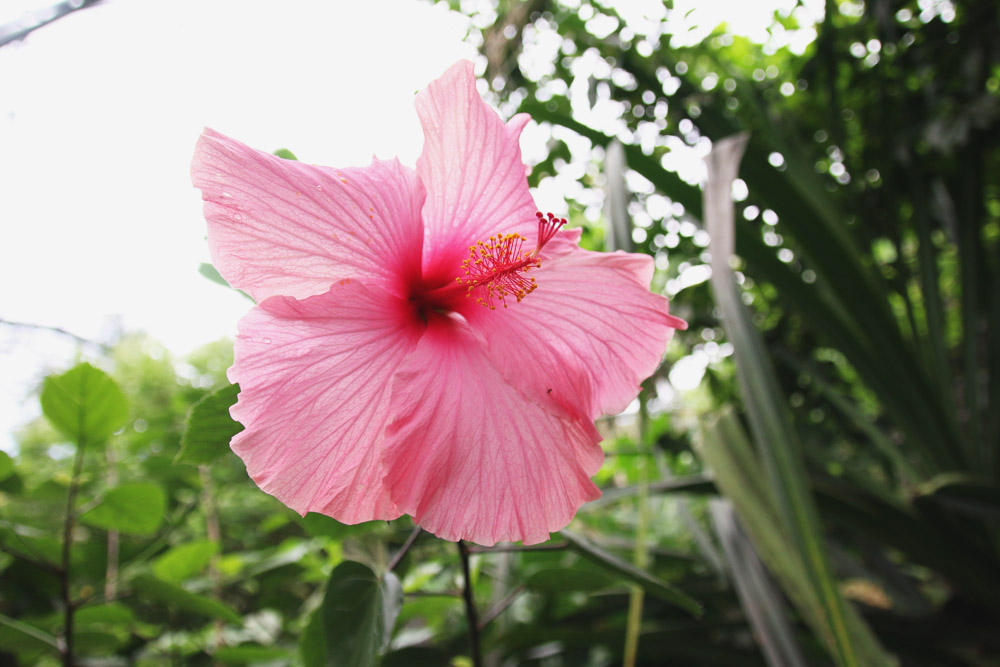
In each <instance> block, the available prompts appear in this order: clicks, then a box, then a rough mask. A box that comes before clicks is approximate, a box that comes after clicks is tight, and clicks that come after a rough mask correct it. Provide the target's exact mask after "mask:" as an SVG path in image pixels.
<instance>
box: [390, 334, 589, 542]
mask: <svg viewBox="0 0 1000 667" xmlns="http://www.w3.org/2000/svg"><path fill="white" fill-rule="evenodd" d="M546 403H547V401H546V397H545V396H544V395H543V396H542V397H540V399H539V400H538V401H532V400H529V399H528V398H527V397H526V396H525V395H524V394H522V393H521V392H520V391H518V390H517V389H516V388H514V387H512V386H511V385H510V384H508V383H507V382H505V381H504V379H503V377H501V375H500V373H499V372H498V371H497V370H496V368H494V367H493V365H492V364H491V362H490V361H489V359H488V358H487V356H486V354H485V349H484V347H483V341H482V340H481V339H478V338H476V337H475V336H474V334H473V332H472V331H471V330H470V329H469V328H468V327H467V326H466V325H464V324H459V323H457V322H454V321H452V322H437V323H436V322H433V321H432V322H431V323H430V324H429V326H428V329H427V331H426V333H425V334H424V336H423V337H422V338H421V340H420V343H419V344H418V345H417V348H416V349H415V350H414V351H413V353H412V354H411V355H410V356H409V357H408V358H407V359H406V361H405V362H404V363H403V365H402V366H401V367H400V369H399V372H398V373H397V375H396V378H395V380H394V382H393V390H392V408H391V409H392V415H393V416H392V421H391V422H390V425H389V427H388V429H387V430H386V446H385V454H384V464H385V471H386V476H385V479H384V483H385V485H386V487H387V488H388V489H389V494H390V496H391V497H392V499H393V500H394V501H396V502H397V503H398V506H399V510H400V511H402V512H405V513H407V514H410V515H412V516H413V518H414V520H416V522H417V523H419V524H420V525H421V526H423V527H424V528H425V529H427V530H429V531H430V532H432V533H434V534H435V535H437V536H439V537H442V538H444V539H447V540H459V539H464V540H471V541H473V542H476V543H478V544H483V545H492V544H495V543H496V542H498V541H518V540H521V541H524V543H525V544H535V543H538V542H543V541H545V540H546V539H548V537H549V533H550V532H551V531H556V530H559V529H561V528H563V527H565V526H566V524H568V523H569V522H570V521H571V520H572V518H573V515H574V514H575V512H576V510H577V508H579V506H580V505H581V504H582V503H584V502H585V501H587V500H592V499H594V498H596V497H598V496H599V495H600V492H599V491H598V490H597V488H596V487H595V486H594V484H593V482H591V480H590V476H591V475H593V474H594V473H596V472H597V470H598V469H599V468H600V467H601V462H602V459H603V453H602V451H601V448H600V447H599V446H598V444H597V443H598V442H599V441H600V435H599V434H598V433H597V431H596V430H595V429H594V427H593V424H592V423H591V422H590V421H587V420H585V419H579V418H576V417H573V416H571V415H570V414H567V413H566V412H564V411H562V410H559V409H558V407H557V406H555V405H548V404H546Z"/></svg>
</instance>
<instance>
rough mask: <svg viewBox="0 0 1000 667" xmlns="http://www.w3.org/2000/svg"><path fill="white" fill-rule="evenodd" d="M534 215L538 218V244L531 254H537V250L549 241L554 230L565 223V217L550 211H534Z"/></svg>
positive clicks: (557, 229) (554, 233) (554, 232)
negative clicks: (559, 216)
mask: <svg viewBox="0 0 1000 667" xmlns="http://www.w3.org/2000/svg"><path fill="white" fill-rule="evenodd" d="M535 217H537V218H538V245H537V246H535V250H534V253H533V254H536V255H537V254H538V251H540V250H541V249H542V248H543V247H544V246H545V244H546V243H548V242H549V241H551V240H552V237H553V236H555V235H556V232H558V231H559V229H560V228H562V226H563V225H565V224H566V218H557V217H556V216H555V215H553V214H552V213H542V212H541V211H536V212H535Z"/></svg>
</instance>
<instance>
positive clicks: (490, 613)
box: [479, 584, 527, 630]
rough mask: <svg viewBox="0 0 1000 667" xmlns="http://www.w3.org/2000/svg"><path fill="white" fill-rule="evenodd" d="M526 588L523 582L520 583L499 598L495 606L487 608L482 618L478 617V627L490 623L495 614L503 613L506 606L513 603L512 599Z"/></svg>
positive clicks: (480, 627)
mask: <svg viewBox="0 0 1000 667" xmlns="http://www.w3.org/2000/svg"><path fill="white" fill-rule="evenodd" d="M526 590H527V588H525V586H524V584H521V585H520V586H518V587H517V588H515V589H514V590H512V591H511V592H510V593H508V594H507V596H506V597H505V598H504V599H503V600H500V602H498V603H497V604H496V606H494V607H493V608H491V609H488V610H487V611H486V613H485V614H483V617H482V619H480V621H479V629H480V630H482V629H483V628H485V627H486V626H487V625H489V624H490V623H492V622H493V621H494V620H495V619H496V617H497V616H499V615H500V614H502V613H504V612H505V611H506V610H507V607H509V606H511V605H512V604H514V600H516V599H517V598H519V597H521V593H523V592H524V591H526Z"/></svg>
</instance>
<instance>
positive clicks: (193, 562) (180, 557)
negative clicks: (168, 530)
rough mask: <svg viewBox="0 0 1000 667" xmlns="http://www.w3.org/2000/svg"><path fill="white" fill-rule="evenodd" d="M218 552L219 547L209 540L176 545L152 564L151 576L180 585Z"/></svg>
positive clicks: (202, 568)
mask: <svg viewBox="0 0 1000 667" xmlns="http://www.w3.org/2000/svg"><path fill="white" fill-rule="evenodd" d="M218 551H219V545H218V544H217V543H216V542H212V541H210V540H197V541H195V542H188V543H186V544H178V545H177V546H175V547H173V548H171V549H170V550H169V551H168V552H167V553H165V554H163V555H162V556H160V557H159V558H157V559H156V560H155V561H154V562H153V574H155V575H156V576H157V577H159V578H160V579H163V580H164V581H169V582H172V583H175V584H176V583H180V582H182V581H184V580H185V579H187V578H189V577H193V576H194V575H196V574H198V573H199V572H201V571H202V570H204V569H205V568H206V567H207V566H208V563H209V561H211V560H212V556H214V555H215V554H216V553H218Z"/></svg>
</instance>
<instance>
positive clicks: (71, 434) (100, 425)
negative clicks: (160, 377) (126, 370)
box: [41, 363, 128, 445]
mask: <svg viewBox="0 0 1000 667" xmlns="http://www.w3.org/2000/svg"><path fill="white" fill-rule="evenodd" d="M41 401H42V412H43V413H44V414H45V416H46V417H48V419H49V421H50V422H52V425H53V426H55V427H56V428H57V429H59V431H60V432H62V433H63V435H65V436H66V437H68V438H69V439H70V440H72V441H73V442H74V443H77V444H79V445H83V444H99V443H101V442H103V441H105V440H107V439H108V437H109V436H110V435H111V434H112V433H114V432H115V431H116V430H117V429H118V428H119V427H121V425H122V424H124V423H125V419H126V418H127V417H128V405H127V404H126V402H125V396H124V395H123V394H122V392H121V389H119V388H118V385H117V384H115V382H114V380H112V379H111V378H110V377H108V375H107V374H106V373H104V372H103V371H101V370H98V369H96V368H94V367H93V366H91V365H90V364H88V363H82V364H79V365H77V366H74V367H73V368H71V369H70V370H68V371H66V372H65V373H63V374H62V375H53V376H50V377H48V378H46V379H45V385H44V386H43V388H42V396H41Z"/></svg>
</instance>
